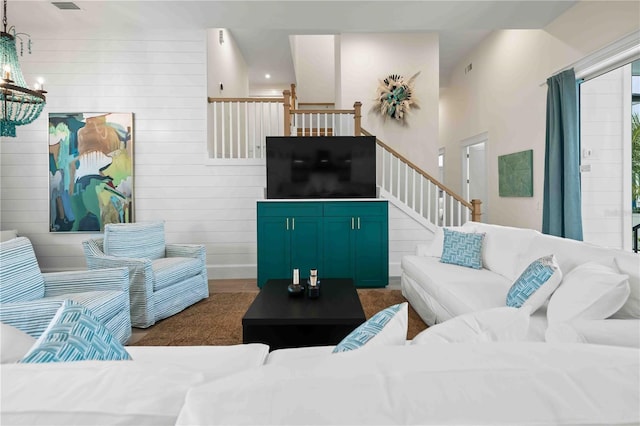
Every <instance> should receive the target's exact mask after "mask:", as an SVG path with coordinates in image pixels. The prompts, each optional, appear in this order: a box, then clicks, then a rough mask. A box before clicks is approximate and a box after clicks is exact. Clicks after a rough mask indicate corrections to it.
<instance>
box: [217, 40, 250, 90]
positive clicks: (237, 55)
mask: <svg viewBox="0 0 640 426" xmlns="http://www.w3.org/2000/svg"><path fill="white" fill-rule="evenodd" d="M220 31H222V35H223V38H224V43H220V42H219V32H220ZM207 44H208V50H209V54H208V55H207V74H208V81H209V87H208V88H207V94H208V96H209V97H212V98H222V97H226V98H244V97H247V96H249V71H248V69H247V63H246V62H245V59H244V57H243V56H242V52H241V51H240V48H239V47H238V45H237V44H236V41H235V39H234V38H233V34H232V33H231V32H230V31H229V30H227V29H225V28H212V29H209V30H207ZM220 83H222V86H223V88H224V89H223V90H220Z"/></svg>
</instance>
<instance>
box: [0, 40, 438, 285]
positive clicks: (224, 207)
mask: <svg viewBox="0 0 640 426" xmlns="http://www.w3.org/2000/svg"><path fill="white" fill-rule="evenodd" d="M32 39H33V42H34V45H33V49H32V51H33V53H32V54H31V55H27V54H26V53H25V56H23V57H22V58H21V65H22V68H23V72H24V74H25V78H26V79H27V81H29V82H30V83H31V82H33V81H35V79H36V78H37V77H39V76H42V77H44V78H45V89H46V90H47V91H48V92H49V93H48V95H47V106H46V109H45V111H44V113H43V114H42V115H41V116H40V118H39V119H38V120H36V121H35V122H34V123H32V124H30V125H28V126H22V127H19V128H18V137H17V138H3V140H2V141H0V169H1V170H0V229H17V230H18V232H19V234H20V235H24V236H27V237H28V238H30V239H31V240H32V242H33V245H34V248H35V251H36V255H37V257H38V261H39V263H40V267H41V269H42V270H43V271H45V272H50V271H59V270H70V269H84V268H85V261H84V255H83V253H82V245H81V242H82V241H83V240H84V239H86V238H89V237H91V236H92V234H85V233H50V232H49V229H48V226H49V225H48V224H49V220H48V217H49V205H48V199H49V196H48V143H47V141H48V130H47V127H48V126H47V120H48V113H49V112H133V113H134V144H135V145H134V153H135V154H134V155H135V159H134V162H135V164H134V167H135V184H134V185H135V189H134V197H135V220H136V221H151V220H164V221H165V223H166V231H167V234H166V238H167V242H176V243H202V244H205V245H206V247H207V264H208V267H209V276H210V278H247V277H255V274H256V270H255V268H256V231H255V217H256V214H255V202H256V200H258V199H262V198H263V196H264V187H265V183H266V182H265V171H264V166H263V165H247V166H239V165H221V164H220V163H219V162H216V163H211V162H210V161H209V160H208V159H207V156H208V154H207V152H206V137H207V123H206V121H207V98H206V94H207V81H206V80H207V69H206V68H207V53H206V50H207V45H206V44H207V42H206V32H205V31H204V30H202V31H201V30H182V31H165V32H157V33H148V32H146V33H143V34H135V33H132V34H121V33H120V34H117V35H105V36H96V35H93V34H92V35H90V36H89V35H86V34H71V33H69V34H65V33H63V32H61V33H58V34H55V35H53V36H51V35H46V36H45V35H38V34H34V33H32ZM393 209H395V208H393ZM393 209H392V211H391V212H390V217H391V224H390V236H391V240H390V248H391V253H390V263H391V265H390V271H391V275H399V264H400V258H401V256H402V254H404V253H412V252H413V250H414V247H415V242H416V239H423V238H430V233H428V232H427V231H424V230H422V231H420V230H419V227H416V225H415V223H414V224H413V225H412V224H411V220H410V219H407V218H406V217H403V213H402V212H401V211H399V210H393ZM416 232H418V235H419V237H418V238H416ZM420 232H422V234H420Z"/></svg>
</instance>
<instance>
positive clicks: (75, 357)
mask: <svg viewBox="0 0 640 426" xmlns="http://www.w3.org/2000/svg"><path fill="white" fill-rule="evenodd" d="M60 304H61V306H60V309H58V312H56V315H55V316H54V317H53V319H52V320H51V323H50V324H49V326H48V327H47V328H46V330H45V331H44V333H42V335H41V336H40V337H39V338H38V340H37V341H36V343H35V344H34V345H33V347H32V348H31V349H30V350H29V352H27V354H26V355H25V356H24V358H22V360H21V361H20V362H24V363H41V362H68V361H86V360H101V361H107V360H127V359H131V356H129V353H128V352H127V351H126V350H125V349H124V347H123V346H122V345H121V344H120V342H119V341H118V339H117V338H115V337H114V336H113V335H112V334H111V333H110V332H109V330H107V328H106V327H105V326H104V325H102V323H101V322H100V321H99V320H98V319H97V318H96V317H95V316H94V315H93V314H92V313H91V311H89V310H88V309H87V308H86V307H84V306H83V305H80V304H79V303H76V302H73V301H71V300H63V301H61V302H60Z"/></svg>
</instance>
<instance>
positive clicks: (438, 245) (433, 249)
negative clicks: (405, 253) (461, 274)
mask: <svg viewBox="0 0 640 426" xmlns="http://www.w3.org/2000/svg"><path fill="white" fill-rule="evenodd" d="M443 229H444V228H443V227H441V226H438V227H437V228H436V232H435V233H434V234H433V240H431V245H430V246H428V247H427V249H426V250H425V252H424V256H428V257H441V256H442V249H443V247H444V231H443ZM447 229H450V230H452V231H458V232H466V233H473V232H475V230H476V228H475V227H473V226H447Z"/></svg>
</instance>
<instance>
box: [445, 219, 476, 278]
mask: <svg viewBox="0 0 640 426" xmlns="http://www.w3.org/2000/svg"><path fill="white" fill-rule="evenodd" d="M443 231H444V243H443V245H442V256H441V257H440V262H442V263H451V264H454V265H460V266H466V267H467V268H474V269H481V268H482V241H483V240H484V232H482V233H466V232H458V231H452V230H450V229H447V228H444V229H443Z"/></svg>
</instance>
